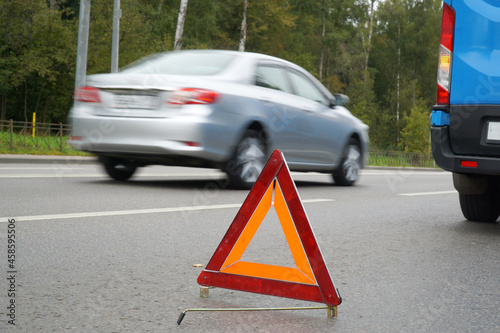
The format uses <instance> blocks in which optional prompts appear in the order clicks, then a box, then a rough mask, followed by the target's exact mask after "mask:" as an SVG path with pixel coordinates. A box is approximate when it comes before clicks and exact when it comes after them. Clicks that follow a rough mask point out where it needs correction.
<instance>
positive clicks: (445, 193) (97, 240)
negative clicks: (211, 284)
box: [0, 160, 500, 332]
mask: <svg viewBox="0 0 500 333" xmlns="http://www.w3.org/2000/svg"><path fill="white" fill-rule="evenodd" d="M292 177H293V179H294V180H295V181H296V184H297V189H298V192H299V194H300V197H301V200H302V202H303V205H304V208H305V210H306V212H307V215H308V218H309V221H310V223H311V226H312V228H313V230H314V233H315V236H316V239H317V242H318V244H319V245H320V247H321V251H322V253H323V257H324V260H325V262H326V264H327V266H328V269H329V271H330V275H331V276H332V279H333V282H334V284H335V287H336V288H338V290H339V292H340V295H341V296H342V299H343V302H342V304H341V305H339V307H338V317H336V318H327V311H326V310H324V309H321V310H296V311H253V312H187V314H186V317H185V318H184V320H183V322H182V323H181V324H180V325H178V324H177V318H178V317H179V315H180V313H181V312H182V311H184V310H186V309H192V308H215V309H223V308H243V307H250V308H254V307H257V308H269V307H303V306H321V304H319V303H314V302H305V301H298V300H293V299H287V298H279V297H274V296H267V295H258V294H253V293H246V292H239V291H233V290H227V289H220V288H215V289H211V290H210V297H209V298H200V289H199V286H198V284H197V282H196V280H197V277H198V275H199V274H200V272H201V271H202V269H203V267H204V266H205V265H206V264H207V263H208V261H209V260H210V258H211V257H212V254H213V253H214V251H215V249H216V248H217V246H218V244H219V242H220V241H221V239H222V238H223V236H224V234H225V232H226V230H227V228H228V227H229V225H230V224H231V222H232V220H233V218H234V216H235V215H236V213H237V211H238V209H239V207H240V206H241V204H242V203H243V201H244V200H245V198H246V196H247V194H248V191H238V190H221V189H220V185H221V184H223V183H224V176H223V175H222V174H221V173H219V172H217V171H213V170H206V169H189V168H168V167H148V168H144V169H142V170H140V171H139V172H138V173H137V175H136V176H135V177H134V178H133V179H132V180H130V181H128V182H116V181H112V180H110V179H108V178H107V177H106V176H105V175H104V173H103V172H102V170H101V169H100V167H99V166H98V165H94V164H81V163H78V162H77V161H72V160H69V161H67V162H65V161H59V162H54V163H44V164H38V163H35V162H33V163H26V164H21V163H19V164H12V163H4V164H0V191H1V196H0V198H1V200H0V331H8V332H10V331H12V332H500V291H499V286H500V225H499V223H498V222H497V223H472V222H467V221H465V220H464V218H463V216H462V214H461V212H460V208H459V205H458V195H457V193H456V192H455V191H454V189H453V185H452V181H451V175H450V174H449V173H446V172H442V171H426V170H419V171H416V170H404V171H401V170H397V169H367V170H364V171H363V174H362V177H361V179H360V181H359V183H358V184H357V186H354V187H351V188H344V187H336V186H332V185H331V183H332V182H331V180H330V177H329V176H327V175H321V174H315V173H310V174H301V173H292ZM273 213H274V214H273ZM12 235H14V237H12ZM12 245H14V246H12ZM12 255H14V257H13V256H12ZM244 258H245V259H246V260H248V261H255V262H259V263H266V264H273V265H280V266H287V267H288V266H293V258H292V256H291V254H290V251H289V249H288V248H287V242H286V239H285V237H284V235H283V231H282V230H281V227H280V226H279V223H278V222H277V216H276V213H275V212H274V211H273V210H272V209H271V211H270V212H269V213H268V215H267V216H266V218H265V219H264V221H263V223H262V226H261V227H260V228H259V230H258V231H257V233H256V234H255V236H254V238H253V239H252V241H251V243H250V245H249V247H248V248H247V251H245V254H244ZM14 324H15V325H14Z"/></svg>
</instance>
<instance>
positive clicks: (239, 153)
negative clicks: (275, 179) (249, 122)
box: [226, 129, 266, 189]
mask: <svg viewBox="0 0 500 333" xmlns="http://www.w3.org/2000/svg"><path fill="white" fill-rule="evenodd" d="M265 163H266V146H265V142H264V137H263V135H262V133H261V132H259V131H257V130H251V129H250V130H247V131H246V132H245V134H244V135H243V138H242V139H241V141H240V143H239V144H238V146H237V147H236V150H235V152H234V154H233V158H231V159H230V160H229V161H228V162H227V164H226V174H227V176H228V178H229V186H231V187H233V188H240V189H249V188H251V187H252V186H253V184H254V183H255V181H256V180H257V178H258V177H259V175H260V172H261V171H262V169H263V168H264V165H265Z"/></svg>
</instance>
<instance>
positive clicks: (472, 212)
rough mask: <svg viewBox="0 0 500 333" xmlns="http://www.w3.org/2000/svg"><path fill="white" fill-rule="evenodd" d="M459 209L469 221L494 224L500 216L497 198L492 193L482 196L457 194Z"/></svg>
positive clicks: (488, 192)
mask: <svg viewBox="0 0 500 333" xmlns="http://www.w3.org/2000/svg"><path fill="white" fill-rule="evenodd" d="M459 197H460V198H459V199H460V208H461V209H462V213H463V214H464V216H465V218H466V219H467V220H469V221H478V222H494V221H496V220H497V219H498V217H499V216H500V206H499V205H498V200H497V199H498V196H497V195H496V193H495V192H494V191H491V190H489V191H487V192H486V193H483V194H459Z"/></svg>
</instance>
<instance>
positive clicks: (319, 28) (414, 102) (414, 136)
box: [0, 0, 442, 151]
mask: <svg viewBox="0 0 500 333" xmlns="http://www.w3.org/2000/svg"><path fill="white" fill-rule="evenodd" d="M79 3H80V1H79V0H54V1H47V0H0V54H1V57H0V95H1V99H0V102H1V103H0V108H1V113H0V120H2V119H10V118H12V119H15V120H25V119H27V118H29V117H31V114H32V113H33V112H37V115H38V119H39V120H40V121H43V122H59V121H62V122H64V121H65V118H66V115H67V112H68V110H69V108H70V106H71V103H72V99H71V95H72V91H73V85H74V75H75V74H74V72H75V62H76V46H77V36H78V19H79ZM243 3H244V0H192V1H189V4H188V8H187V16H186V21H185V27H184V36H183V48H185V49H194V48H214V49H231V50H237V49H238V44H239V40H240V30H241V22H242V17H243ZM441 3H442V1H441V0H385V1H382V0H272V1H270V0H248V10H247V39H246V45H245V50H246V51H250V52H260V53H265V54H270V55H274V56H277V57H281V58H284V59H287V60H290V61H292V62H295V63H297V64H299V65H300V66H302V67H304V68H305V69H306V70H308V71H309V72H311V73H312V74H313V75H315V76H316V77H317V78H318V79H320V80H321V81H322V82H323V83H324V84H325V86H326V87H327V88H328V89H330V91H332V92H336V93H337V92H338V93H344V94H347V95H348V96H349V97H350V100H351V103H350V104H349V105H348V107H349V109H350V110H351V111H352V113H353V114H354V115H356V116H358V117H359V118H361V119H362V120H363V121H365V122H366V123H367V124H368V125H369V126H370V138H371V142H372V145H373V146H375V147H377V148H379V149H389V148H398V149H405V150H408V151H425V149H428V148H426V146H425V145H423V144H422V142H424V141H426V140H424V139H423V137H424V136H425V135H424V134H423V133H427V132H428V114H429V110H430V108H431V106H432V104H433V103H434V95H435V86H436V83H435V78H436V59H437V51H438V43H439V42H438V38H439V29H440V19H441ZM372 4H374V5H375V6H373V8H374V12H373V13H372V12H371V10H370V9H371V8H372ZM179 6H180V0H121V11H122V17H121V20H120V37H119V38H120V47H119V49H120V56H119V66H120V67H123V66H125V65H127V64H129V63H131V62H133V61H135V60H137V59H139V58H141V57H143V56H146V55H148V54H151V53H155V52H163V51H169V50H172V49H173V44H174V36H175V29H176V25H177V16H178V12H179ZM112 25H113V1H109V0H94V1H92V4H91V22H90V35H89V52H88V65H87V73H88V74H92V73H106V72H109V71H110V67H111V39H112Z"/></svg>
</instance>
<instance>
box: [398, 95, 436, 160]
mask: <svg viewBox="0 0 500 333" xmlns="http://www.w3.org/2000/svg"><path fill="white" fill-rule="evenodd" d="M405 122H406V126H405V127H404V128H403V130H402V131H401V138H402V141H401V143H400V145H401V146H402V147H403V149H404V150H405V151H410V152H419V153H429V150H430V133H429V127H430V118H429V111H428V108H427V107H426V106H425V103H424V102H423V101H422V100H419V101H417V102H416V103H415V105H414V106H413V107H412V109H411V111H410V114H409V115H407V116H405Z"/></svg>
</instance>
